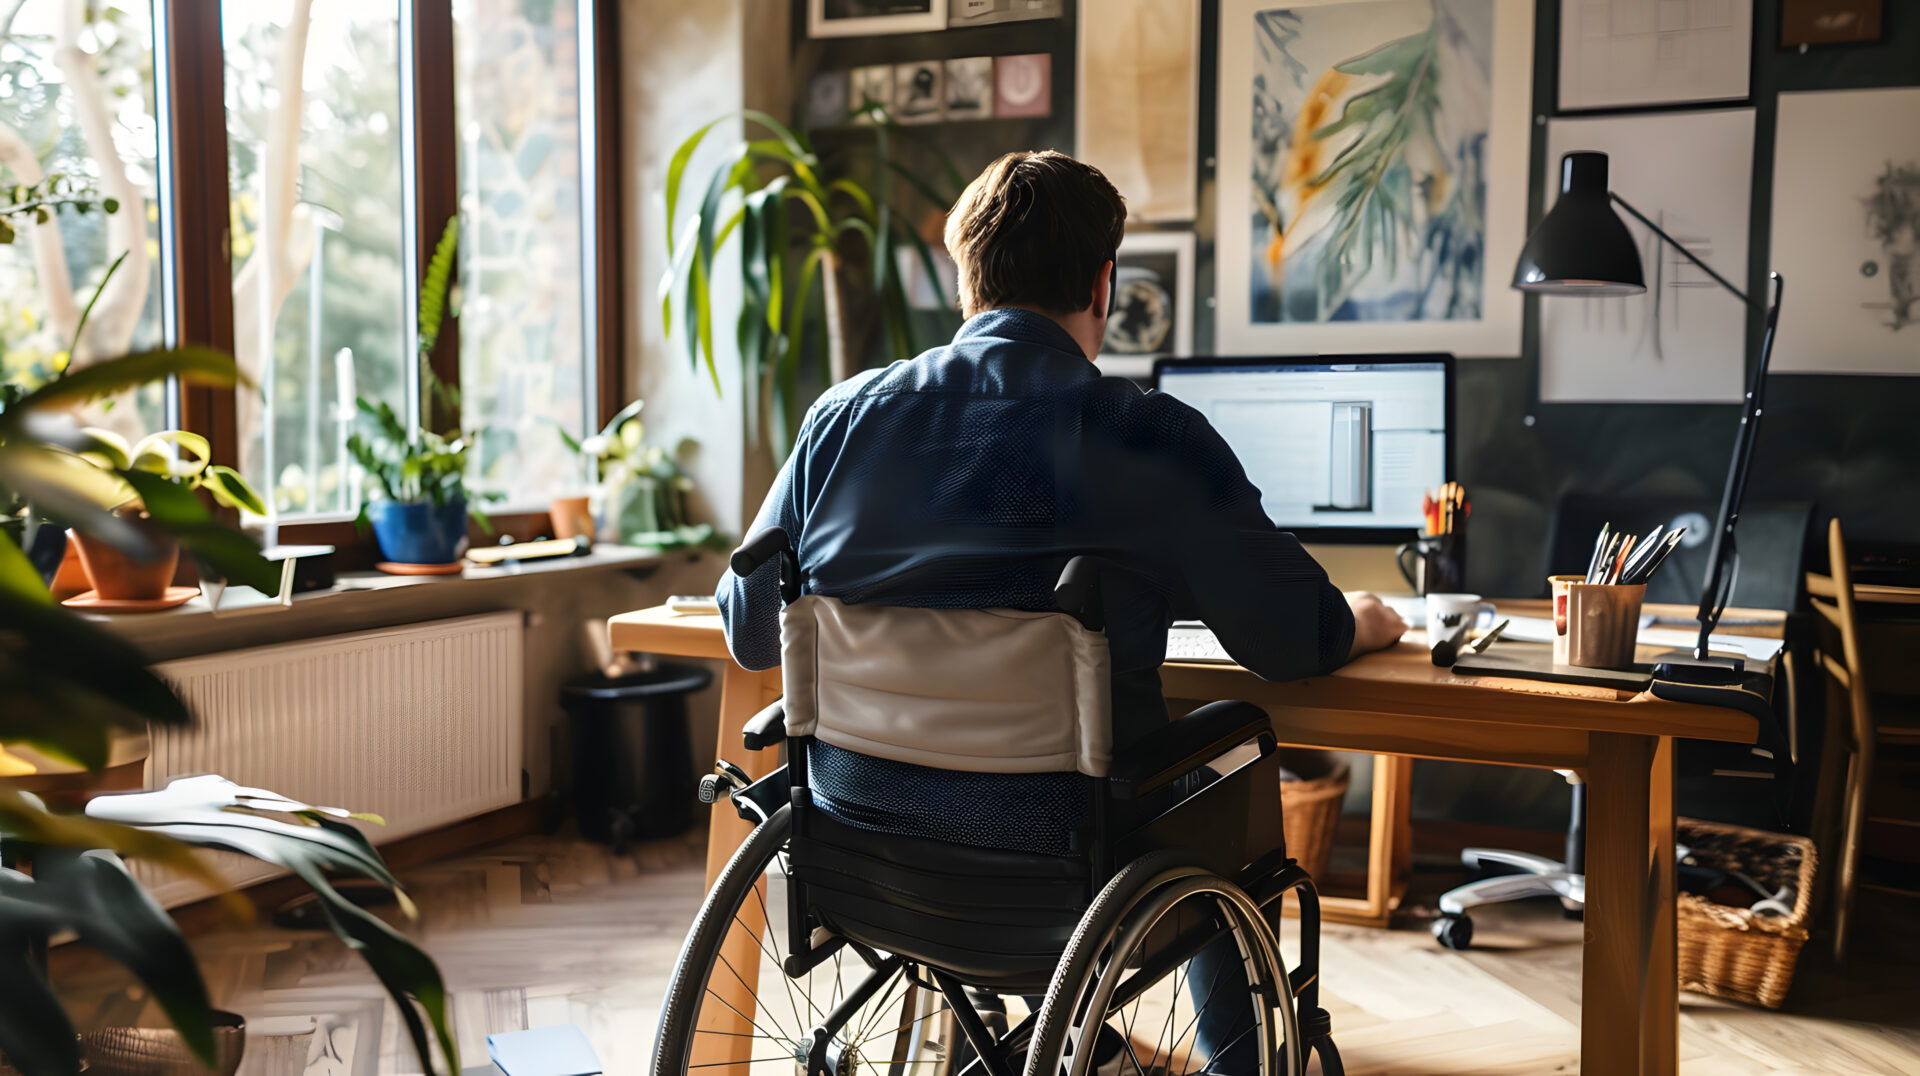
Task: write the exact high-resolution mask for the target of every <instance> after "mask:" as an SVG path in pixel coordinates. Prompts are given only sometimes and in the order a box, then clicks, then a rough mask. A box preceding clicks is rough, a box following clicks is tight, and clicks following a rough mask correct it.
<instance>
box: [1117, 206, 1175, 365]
mask: <svg viewBox="0 0 1920 1076" xmlns="http://www.w3.org/2000/svg"><path fill="white" fill-rule="evenodd" d="M1193 250H1194V238H1193V233H1192V232H1129V233H1127V237H1126V238H1125V239H1123V240H1121V242H1120V252H1119V255H1118V256H1117V257H1116V258H1115V259H1114V265H1113V294H1112V301H1111V302H1109V303H1108V305H1107V338H1106V342H1105V343H1104V344H1102V345H1101V347H1100V358H1099V364H1100V372H1101V373H1104V374H1120V375H1122V376H1126V377H1144V376H1146V375H1147V374H1150V373H1152V372H1153V360H1154V359H1157V358H1161V357H1163V356H1168V355H1173V356H1184V355H1191V354H1193Z"/></svg>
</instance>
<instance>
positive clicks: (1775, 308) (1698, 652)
mask: <svg viewBox="0 0 1920 1076" xmlns="http://www.w3.org/2000/svg"><path fill="white" fill-rule="evenodd" d="M1623 204H1624V203H1623ZM1637 215H1638V214H1636V216H1637ZM1656 230H1657V229H1656ZM1669 242H1671V240H1669ZM1676 245H1677V244H1676ZM1708 272H1712V270H1710V269H1709V270H1708ZM1767 280H1768V284H1769V287H1770V290H1771V291H1772V297H1771V298H1770V299H1769V300H1768V302H1767V320H1766V325H1765V328H1764V329H1763V331H1762V332H1761V335H1760V357H1759V361H1758V362H1756V363H1754V366H1753V378H1752V380H1751V381H1749V382H1748V384H1747V398H1746V400H1745V401H1744V402H1743V403H1742V404H1741V407H1740V427H1739V429H1738V430H1736V431H1735V432H1734V436H1733V460H1732V462H1731V463H1730V464H1729V465H1728V467H1727V486H1726V489H1725V491H1724V492H1722V493H1721V495H1720V517H1719V519H1718V520H1717V521H1716V522H1715V525H1714V530H1713V545H1712V547H1711V548H1710V549H1709V550H1708V553H1707V579H1706V582H1705V583H1704V584H1703V585H1702V587H1701V590H1700V611H1699V620H1700V640H1699V643H1698V644H1697V645H1696V646H1695V648H1694V657H1695V658H1698V659H1700V660H1702V661H1704V660H1706V657H1707V642H1708V639H1709V638H1710V637H1711V636H1712V635H1713V629H1714V628H1715V627H1717V626H1718V625H1719V623H1720V614H1721V612H1722V610H1723V608H1724V605H1723V603H1724V601H1725V600H1727V599H1731V598H1732V596H1733V595H1732V586H1731V583H1730V582H1729V584H1728V585H1727V586H1726V587H1725V588H1724V589H1725V590H1726V592H1727V593H1725V594H1722V593H1721V590H1722V589H1723V587H1722V584H1721V577H1722V575H1723V574H1724V572H1725V571H1729V570H1731V569H1723V568H1722V567H1721V563H1720V562H1721V560H1722V559H1723V558H1724V557H1726V555H1727V552H1728V549H1729V548H1731V547H1732V545H1733V529H1734V527H1736V526H1737V525H1739V523H1740V506H1741V503H1742V502H1744V501H1745V500H1746V496H1747V473H1748V471H1749V469H1750V466H1751V464H1752V462H1753V445H1754V441H1755V439H1756V438H1757V436H1758V434H1759V430H1760V415H1761V413H1762V412H1763V411H1765V410H1766V407H1765V401H1766V387H1767V364H1768V362H1769V361H1770V360H1771V359H1772V358H1773V336H1774V329H1775V328H1776V327H1777V326H1778V325H1779V324H1780V297H1781V296H1782V295H1783V294H1785V292H1786V289H1787V285H1786V281H1785V280H1783V279H1782V278H1781V276H1780V274H1779V273H1769V274H1767Z"/></svg>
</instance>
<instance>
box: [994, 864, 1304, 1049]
mask: <svg viewBox="0 0 1920 1076" xmlns="http://www.w3.org/2000/svg"><path fill="white" fill-rule="evenodd" d="M1236 1006H1237V1007H1238V1013H1237V1014H1236V1013H1235V1011H1234V1008H1235V1007H1236ZM1209 1040H1211V1041H1209ZM1116 1050H1118V1051H1122V1052H1121V1053H1120V1054H1119V1055H1118V1056H1117V1057H1116V1056H1115V1051H1116ZM1305 1065H1306V1062H1305V1055H1304V1051H1303V1049H1302V1041H1301V1036H1300V1029H1299V1022H1298V1017H1297V1014H1296V1012H1295V1009H1294V1000H1293V994H1292V991H1291V990H1290V988H1289V985H1288V979H1287V975H1286V970H1285V967H1284V966H1283V964H1282V961H1281V957H1280V951H1279V944H1278V942H1277V941H1276V939H1275V938H1274V935H1273V930H1272V928H1271V927H1270V926H1269V925H1268V922H1267V919H1266V917H1265V916H1264V915H1263V914H1262V912H1261V910H1260V908H1259V906H1258V905H1256V904H1255V903H1254V902H1253V900H1252V899H1251V898H1249V897H1248V896H1247V895H1246V894H1245V893H1244V892H1242V891H1241V890H1240V889H1239V887H1237V886H1235V885H1234V884H1233V883H1231V882H1228V881H1226V880H1225V879H1222V878H1219V877H1217V876H1215V875H1212V874H1209V873H1208V872H1206V871H1205V870H1203V869H1201V868H1198V867H1192V866H1185V865H1182V864H1181V862H1180V860H1179V858H1178V856H1177V854H1175V853H1159V854H1155V855H1151V856H1147V857H1145V858H1142V859H1140V860H1137V861H1135V862H1133V863H1131V864H1129V865H1128V866H1126V867H1125V868H1123V869H1122V870H1121V871H1120V873H1118V874H1116V875H1115V876H1114V877H1113V880H1112V881H1111V882H1109V883H1108V884H1107V886H1106V888H1105V889H1104V890H1102V891H1101V893H1100V895H1099V897H1097V898H1096V899H1095V900H1094V903H1093V906H1092V907H1091V908H1089V909H1088V910H1087V914H1086V915H1085V916H1084V917H1083V918H1082V919H1081V921H1080V926H1079V928H1078V929H1077V930H1076V931H1075V933H1074V937H1073V940H1072V941H1071V942H1070V943H1069V944H1068V946H1067V951H1066V954H1065V956H1064V957H1062V959H1061V961H1060V967H1059V968H1058V970H1056V971H1055V972H1054V978H1053V983H1052V986H1051V987H1050V988H1049V989H1048V991H1047V998H1046V1002H1045V1004H1044V1005H1043V1006H1042V1007H1041V1010H1040V1016H1039V1020H1038V1023H1037V1024H1036V1026H1035V1028H1034V1033H1033V1049H1032V1052H1031V1054H1030V1056H1029V1059H1028V1065H1027V1076H1058V1074H1061V1073H1066V1074H1068V1076H1089V1074H1092V1073H1096V1072H1101V1073H1104V1072H1128V1073H1141V1074H1146V1076H1153V1074H1155V1073H1158V1072H1186V1073H1221V1074H1223V1076H1224V1074H1232V1076H1255V1074H1258V1076H1282V1074H1284V1076H1298V1074H1299V1073H1301V1072H1303V1071H1304V1070H1305Z"/></svg>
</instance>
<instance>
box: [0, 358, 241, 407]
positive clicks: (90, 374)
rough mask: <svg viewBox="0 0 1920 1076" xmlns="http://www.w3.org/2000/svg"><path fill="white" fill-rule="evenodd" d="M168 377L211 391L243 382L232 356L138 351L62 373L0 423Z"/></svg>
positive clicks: (16, 405) (72, 404)
mask: <svg viewBox="0 0 1920 1076" xmlns="http://www.w3.org/2000/svg"><path fill="white" fill-rule="evenodd" d="M168 377H177V378H179V379H180V380H181V381H183V382H185V383H187V384H190V385H211V386H213V387H215V388H231V387H233V385H234V384H236V383H238V382H244V381H245V378H243V377H242V376H241V374H240V370H239V367H237V366H235V365H234V362H233V359H232V357H231V356H228V355H223V354H221V353H220V352H218V351H215V350H213V349H212V348H206V347H193V346H187V347H173V348H160V349H158V350H155V351H142V352H139V353H137V354H133V355H127V356H123V357H121V358H118V359H107V360H104V361H102V362H95V363H89V364H87V365H86V366H82V367H80V368H78V369H72V370H68V371H67V373H66V374H65V375H63V376H61V377H57V378H55V379H53V380H52V381H49V382H47V383H46V384H45V385H42V386H40V387H39V388H38V389H35V390H34V391H32V392H30V393H28V394H27V395H26V396H25V397H23V398H22V399H21V400H20V401H19V402H17V403H15V404H14V405H13V406H12V407H10V408H8V409H7V411H6V414H5V416H0V423H5V424H7V425H11V424H13V423H12V416H14V415H16V414H20V413H24V412H26V411H31V410H33V409H35V408H49V409H58V408H70V407H75V406H78V405H80V404H83V403H86V402H88V401H89V400H97V399H99V398H100V397H102V396H114V395H117V394H119V393H122V392H125V391H127V390H128V389H135V388H139V387H140V386H142V385H147V384H151V383H152V382H155V381H160V380H163V379H165V378H168Z"/></svg>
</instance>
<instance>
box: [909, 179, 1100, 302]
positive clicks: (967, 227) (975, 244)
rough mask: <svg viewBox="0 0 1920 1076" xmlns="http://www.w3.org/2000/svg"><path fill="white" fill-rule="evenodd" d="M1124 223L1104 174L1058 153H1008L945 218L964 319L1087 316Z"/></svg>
mask: <svg viewBox="0 0 1920 1076" xmlns="http://www.w3.org/2000/svg"><path fill="white" fill-rule="evenodd" d="M1126 223H1127V203H1126V200H1125V199H1124V198H1121V197H1120V192H1119V191H1117V190H1114V189H1113V184H1112V183H1110V182H1108V181H1107V177H1106V176H1103V175H1101V174H1100V170H1099V169H1098V168H1095V167H1093V166H1092V165H1090V164H1082V163H1081V162H1079V161H1076V160H1074V159H1073V158H1072V157H1069V156H1067V155H1066V154H1064V153H1056V152H1054V151H1053V150H1046V151H1045V152H1041V153H1027V152H1023V153H1009V154H1007V155H1006V156H1004V157H1002V158H1000V159H999V160H997V161H995V162H993V163H992V164H990V165H988V166H987V170H986V171H984V172H982V173H980V175H979V176H978V177H977V178H976V179H974V181H973V182H972V183H969V184H967V189H966V190H965V191H964V192H962V193H961V195H960V200H959V201H958V202H956V203H954V206H953V212H951V213H949V214H948V215H947V235H946V241H947V253H948V254H950V255H952V256H953V261H954V264H955V265H956V266H958V267H959V269H960V309H961V311H962V312H963V313H964V314H966V316H967V317H972V316H974V315H975V314H978V313H980V312H981V311H983V310H992V309H994V308H995V307H1001V306H1030V307H1034V308H1036V309H1039V310H1044V311H1046V312H1047V313H1050V314H1071V313H1075V312H1078V311H1081V310H1085V309H1086V308H1087V307H1088V306H1089V305H1091V304H1092V302H1093V283H1094V280H1095V278H1096V277H1097V276H1098V275H1099V273H1100V267H1101V266H1102V265H1104V264H1106V263H1107V262H1108V261H1109V260H1111V259H1112V258H1113V256H1114V252H1115V251H1116V250H1118V249H1119V247H1120V237H1121V235H1122V234H1123V233H1124V232H1125V231H1126Z"/></svg>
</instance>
